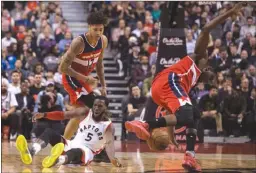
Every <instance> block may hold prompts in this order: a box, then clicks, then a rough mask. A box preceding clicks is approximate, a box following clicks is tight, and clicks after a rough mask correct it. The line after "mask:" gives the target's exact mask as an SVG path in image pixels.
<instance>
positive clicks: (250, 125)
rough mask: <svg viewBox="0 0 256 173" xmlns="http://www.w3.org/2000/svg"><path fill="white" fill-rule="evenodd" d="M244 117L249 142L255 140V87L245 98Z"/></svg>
mask: <svg viewBox="0 0 256 173" xmlns="http://www.w3.org/2000/svg"><path fill="white" fill-rule="evenodd" d="M246 113H247V115H246V117H245V127H246V131H247V132H248V134H249V137H250V139H251V142H254V143H255V142H256V133H255V131H256V88H255V87H254V88H253V89H252V91H251V95H250V97H249V98H248V100H247V110H246Z"/></svg>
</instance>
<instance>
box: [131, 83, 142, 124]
mask: <svg viewBox="0 0 256 173" xmlns="http://www.w3.org/2000/svg"><path fill="white" fill-rule="evenodd" d="M130 88H131V96H130V98H129V99H128V104H127V111H128V121H131V120H134V119H138V118H139V116H140V112H138V111H141V108H143V106H144V104H145V103H146V97H144V96H142V95H141V90H140V88H139V87H138V85H132V86H131V87H130Z"/></svg>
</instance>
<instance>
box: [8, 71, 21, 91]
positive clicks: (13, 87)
mask: <svg viewBox="0 0 256 173" xmlns="http://www.w3.org/2000/svg"><path fill="white" fill-rule="evenodd" d="M11 81H12V82H11V83H10V84H9V88H8V91H9V92H10V93H11V94H14V95H15V94H18V93H20V91H21V90H20V83H21V73H19V72H18V71H12V73H11Z"/></svg>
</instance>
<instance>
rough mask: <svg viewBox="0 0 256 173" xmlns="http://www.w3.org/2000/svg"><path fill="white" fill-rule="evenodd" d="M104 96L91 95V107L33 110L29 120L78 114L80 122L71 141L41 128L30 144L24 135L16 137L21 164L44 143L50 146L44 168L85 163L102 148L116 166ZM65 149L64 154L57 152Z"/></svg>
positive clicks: (111, 128) (112, 137) (59, 118)
mask: <svg viewBox="0 0 256 173" xmlns="http://www.w3.org/2000/svg"><path fill="white" fill-rule="evenodd" d="M108 103H109V101H108V99H107V98H106V97H104V96H97V97H95V101H94V103H93V108H92V109H88V108H87V107H86V106H84V107H79V108H76V109H73V110H71V111H66V112H61V111H55V112H49V113H36V114H35V115H34V116H33V119H34V120H36V119H41V118H47V119H50V120H63V119H70V118H74V117H78V118H79V119H80V120H81V122H80V124H79V129H78V130H77V134H76V136H75V138H74V139H73V140H67V139H65V138H64V137H62V136H61V135H60V134H58V133H56V132H55V131H54V130H52V129H49V128H47V129H45V131H44V132H43V134H41V135H40V136H39V137H38V138H37V139H36V141H35V142H34V143H32V144H31V145H30V146H29V147H28V144H27V141H26V139H25V137H24V136H22V135H20V136H18V138H17V140H16V147H17V149H18V151H19V152H20V156H21V160H22V162H23V163H25V164H31V162H32V156H34V155H35V154H37V153H38V152H39V151H40V150H42V149H43V148H45V147H46V146H47V144H48V143H50V144H51V145H52V146H54V147H53V148H52V149H51V155H50V156H48V157H46V158H45V159H44V160H43V162H42V165H43V167H45V168H48V167H52V166H54V165H63V164H69V163H73V164H84V165H88V164H89V163H90V162H91V161H92V160H93V157H94V155H95V154H97V153H99V152H100V151H101V150H102V149H103V148H105V149H106V152H107V155H108V157H109V159H110V161H111V163H112V164H113V165H114V166H117V167H120V166H121V164H120V162H119V161H118V160H117V159H116V158H115V148H114V135H113V133H114V127H113V125H112V122H111V120H109V119H108V118H107V107H108ZM63 151H64V152H65V154H64V155H61V154H62V153H63Z"/></svg>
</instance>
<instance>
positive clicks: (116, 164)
mask: <svg viewBox="0 0 256 173" xmlns="http://www.w3.org/2000/svg"><path fill="white" fill-rule="evenodd" d="M111 163H112V164H113V165H114V166H115V167H122V164H121V163H120V162H119V160H118V159H117V158H115V159H113V160H111Z"/></svg>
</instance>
